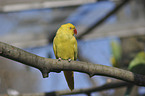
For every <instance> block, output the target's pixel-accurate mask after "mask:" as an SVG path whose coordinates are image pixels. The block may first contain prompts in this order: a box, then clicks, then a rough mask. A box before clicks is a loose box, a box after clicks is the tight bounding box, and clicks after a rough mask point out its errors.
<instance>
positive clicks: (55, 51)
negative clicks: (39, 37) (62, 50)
mask: <svg viewBox="0 0 145 96" xmlns="http://www.w3.org/2000/svg"><path fill="white" fill-rule="evenodd" d="M53 50H54V54H55V57H56V58H57V49H56V38H54V40H53Z"/></svg>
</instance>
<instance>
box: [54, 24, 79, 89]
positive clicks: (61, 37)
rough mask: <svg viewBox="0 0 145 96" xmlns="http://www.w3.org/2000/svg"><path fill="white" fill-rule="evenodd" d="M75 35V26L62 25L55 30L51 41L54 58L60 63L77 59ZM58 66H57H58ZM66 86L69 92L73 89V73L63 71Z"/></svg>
mask: <svg viewBox="0 0 145 96" xmlns="http://www.w3.org/2000/svg"><path fill="white" fill-rule="evenodd" d="M74 34H77V30H76V29H75V26H74V25H72V24H71V23H67V24H63V25H61V27H60V28H59V29H58V30H57V33H56V36H55V38H54V40H53V50H54V53H55V57H56V58H57V59H58V60H59V61H60V60H61V59H62V60H68V61H69V62H70V61H71V60H76V59H77V40H76V38H75V37H74ZM58 66H59V65H58ZM63 72H64V75H65V78H66V81H67V84H68V86H69V88H70V90H73V89H74V75H73V71H63Z"/></svg>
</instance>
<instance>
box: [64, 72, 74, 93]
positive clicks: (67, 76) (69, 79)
mask: <svg viewBox="0 0 145 96" xmlns="http://www.w3.org/2000/svg"><path fill="white" fill-rule="evenodd" d="M63 72H64V75H65V79H66V81H67V84H68V86H69V88H70V90H71V91H72V90H73V89H74V74H73V71H63Z"/></svg>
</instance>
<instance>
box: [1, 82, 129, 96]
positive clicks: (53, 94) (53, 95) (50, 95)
mask: <svg viewBox="0 0 145 96" xmlns="http://www.w3.org/2000/svg"><path fill="white" fill-rule="evenodd" d="M129 84H130V83H127V82H122V81H119V82H111V83H107V84H104V85H101V86H98V87H91V88H84V89H75V90H73V91H70V90H63V91H53V92H45V93H28V94H27V93H26V94H20V96H61V95H70V94H90V93H92V92H98V91H104V90H108V89H113V88H120V87H125V86H128V85H129ZM0 96H7V95H6V94H1V95H0ZM18 96H19V95H18Z"/></svg>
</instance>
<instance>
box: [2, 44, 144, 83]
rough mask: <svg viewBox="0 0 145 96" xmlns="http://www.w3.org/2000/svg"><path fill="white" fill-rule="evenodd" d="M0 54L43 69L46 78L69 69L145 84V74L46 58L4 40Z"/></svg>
mask: <svg viewBox="0 0 145 96" xmlns="http://www.w3.org/2000/svg"><path fill="white" fill-rule="evenodd" d="M0 56H3V57H6V58H9V59H11V60H14V61H18V62H20V63H23V64H25V65H28V66H32V67H35V68H37V69H39V70H40V71H41V73H42V75H43V77H44V78H45V77H48V73H49V72H60V71H63V70H67V71H77V72H83V73H87V74H89V75H90V77H92V76H94V75H101V76H108V77H112V78H116V79H120V80H124V81H127V82H130V83H133V84H136V85H139V86H145V76H143V75H140V74H136V73H132V72H130V71H127V70H123V69H119V68H115V67H110V66H105V65H100V64H92V63H89V62H81V61H71V62H68V61H67V60H61V61H58V60H57V59H50V58H44V57H40V56H37V55H35V54H32V53H29V52H26V51H24V50H22V49H19V48H16V47H14V46H11V45H9V44H6V43H2V42H0Z"/></svg>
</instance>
